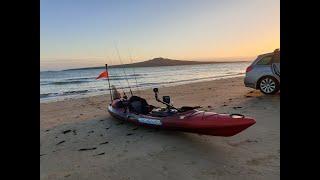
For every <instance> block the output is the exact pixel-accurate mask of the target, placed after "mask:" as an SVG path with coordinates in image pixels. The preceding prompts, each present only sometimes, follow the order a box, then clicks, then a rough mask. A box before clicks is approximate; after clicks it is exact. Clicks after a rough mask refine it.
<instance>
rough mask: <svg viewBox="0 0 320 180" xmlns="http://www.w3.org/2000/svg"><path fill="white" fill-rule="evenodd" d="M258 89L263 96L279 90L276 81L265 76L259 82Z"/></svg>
mask: <svg viewBox="0 0 320 180" xmlns="http://www.w3.org/2000/svg"><path fill="white" fill-rule="evenodd" d="M258 87H259V89H260V91H261V92H262V93H263V94H267V95H270V94H275V93H277V92H278V91H279V90H280V84H279V82H278V80H277V79H276V78H274V77H272V76H265V77H263V78H261V79H260V80H259V83H258Z"/></svg>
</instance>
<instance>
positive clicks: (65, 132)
mask: <svg viewBox="0 0 320 180" xmlns="http://www.w3.org/2000/svg"><path fill="white" fill-rule="evenodd" d="M69 132H71V130H70V129H68V130H65V131H63V132H62V133H63V134H67V133H69Z"/></svg>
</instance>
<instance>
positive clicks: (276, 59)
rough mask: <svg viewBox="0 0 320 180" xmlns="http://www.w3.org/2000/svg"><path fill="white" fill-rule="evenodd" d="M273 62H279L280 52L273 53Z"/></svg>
mask: <svg viewBox="0 0 320 180" xmlns="http://www.w3.org/2000/svg"><path fill="white" fill-rule="evenodd" d="M272 62H273V63H280V54H275V55H274V56H273V58H272Z"/></svg>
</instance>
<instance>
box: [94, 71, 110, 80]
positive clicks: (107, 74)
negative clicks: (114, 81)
mask: <svg viewBox="0 0 320 180" xmlns="http://www.w3.org/2000/svg"><path fill="white" fill-rule="evenodd" d="M108 77H109V73H108V71H103V72H101V73H100V75H99V76H98V77H97V78H96V79H100V78H108Z"/></svg>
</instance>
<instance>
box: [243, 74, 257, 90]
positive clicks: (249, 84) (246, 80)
mask: <svg viewBox="0 0 320 180" xmlns="http://www.w3.org/2000/svg"><path fill="white" fill-rule="evenodd" d="M244 85H245V86H246V87H249V88H253V89H256V84H255V82H254V81H252V79H251V78H248V77H247V76H245V78H244Z"/></svg>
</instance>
